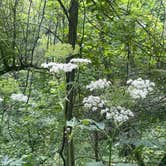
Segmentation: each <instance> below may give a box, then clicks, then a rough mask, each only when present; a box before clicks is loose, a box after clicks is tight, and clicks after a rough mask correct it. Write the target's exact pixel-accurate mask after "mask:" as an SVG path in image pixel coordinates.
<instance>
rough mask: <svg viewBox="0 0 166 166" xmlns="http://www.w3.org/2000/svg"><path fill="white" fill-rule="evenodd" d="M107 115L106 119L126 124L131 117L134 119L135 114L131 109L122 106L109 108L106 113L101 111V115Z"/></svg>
mask: <svg viewBox="0 0 166 166" xmlns="http://www.w3.org/2000/svg"><path fill="white" fill-rule="evenodd" d="M103 113H106V119H113V120H114V121H115V122H119V123H122V122H125V121H127V120H128V119H129V118H130V117H133V116H134V114H133V112H132V111H131V110H130V109H126V108H124V107H121V106H117V107H111V108H110V109H108V108H107V110H105V111H103V110H102V111H101V114H103Z"/></svg>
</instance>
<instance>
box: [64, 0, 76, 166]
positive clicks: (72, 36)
mask: <svg viewBox="0 0 166 166" xmlns="http://www.w3.org/2000/svg"><path fill="white" fill-rule="evenodd" d="M77 22H78V1H77V0H71V2H70V9H69V34H68V42H69V43H70V44H71V45H72V47H73V49H74V48H75V44H76V40H77ZM71 58H72V55H70V56H69V57H68V58H67V59H66V62H69V61H70V59H71ZM74 78H75V71H72V72H68V73H66V84H67V87H66V92H67V99H68V100H66V107H65V118H66V120H71V119H72V118H73V115H72V112H73V104H74V88H73V82H74ZM71 130H72V129H71ZM66 144H67V145H66V148H67V149H66V151H67V159H66V160H67V166H75V159H74V145H73V138H72V139H70V140H68V139H67V141H66Z"/></svg>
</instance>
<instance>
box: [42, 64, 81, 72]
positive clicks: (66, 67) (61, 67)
mask: <svg viewBox="0 0 166 166" xmlns="http://www.w3.org/2000/svg"><path fill="white" fill-rule="evenodd" d="M41 66H42V67H44V68H49V69H50V72H53V73H59V72H60V71H63V72H71V71H72V70H74V69H76V68H78V66H77V65H76V64H72V63H55V62H50V63H43V64H42V65H41Z"/></svg>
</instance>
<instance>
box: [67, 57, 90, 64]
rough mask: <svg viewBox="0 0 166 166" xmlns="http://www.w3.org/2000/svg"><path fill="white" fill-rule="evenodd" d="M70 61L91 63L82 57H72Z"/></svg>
mask: <svg viewBox="0 0 166 166" xmlns="http://www.w3.org/2000/svg"><path fill="white" fill-rule="evenodd" d="M70 63H92V62H91V60H89V59H84V58H73V59H71V60H70Z"/></svg>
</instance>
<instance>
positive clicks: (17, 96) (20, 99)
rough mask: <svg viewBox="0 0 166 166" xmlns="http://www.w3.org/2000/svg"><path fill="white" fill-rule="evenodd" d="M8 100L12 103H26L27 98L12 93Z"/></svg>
mask: <svg viewBox="0 0 166 166" xmlns="http://www.w3.org/2000/svg"><path fill="white" fill-rule="evenodd" d="M10 98H11V99H12V100H14V101H22V102H27V100H28V97H27V96H25V95H24V94H21V93H18V94H15V93H13V94H12V95H11V96H10Z"/></svg>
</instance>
